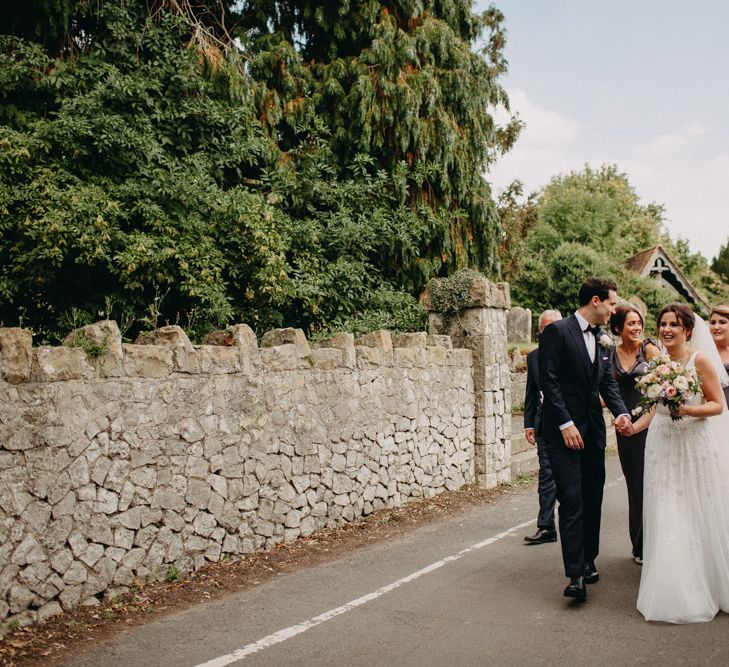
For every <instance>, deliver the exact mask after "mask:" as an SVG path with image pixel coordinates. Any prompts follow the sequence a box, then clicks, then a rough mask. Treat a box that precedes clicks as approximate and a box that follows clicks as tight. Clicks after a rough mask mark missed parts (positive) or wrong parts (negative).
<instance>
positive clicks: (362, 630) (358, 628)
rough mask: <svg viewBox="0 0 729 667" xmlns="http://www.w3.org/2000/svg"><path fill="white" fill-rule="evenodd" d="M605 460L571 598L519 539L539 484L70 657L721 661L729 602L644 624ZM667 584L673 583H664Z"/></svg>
mask: <svg viewBox="0 0 729 667" xmlns="http://www.w3.org/2000/svg"><path fill="white" fill-rule="evenodd" d="M626 504H627V500H626V492H625V487H624V483H623V481H622V477H621V473H620V468H619V465H618V462H617V458H615V457H610V458H609V459H608V486H607V488H606V493H605V503H604V508H603V530H602V547H601V554H600V557H599V559H598V561H597V564H598V567H599V570H600V577H601V578H600V581H599V582H598V583H597V584H594V585H592V586H590V587H589V599H588V601H587V603H585V604H583V605H576V604H575V603H571V602H569V601H568V600H567V599H566V598H563V597H562V589H563V587H564V585H565V584H566V579H565V578H564V577H563V574H562V568H561V558H560V554H559V546H558V545H557V544H547V545H539V546H526V545H525V544H524V543H523V540H522V538H523V536H524V535H525V534H527V533H529V532H533V530H534V524H533V523H530V524H529V525H522V524H525V523H526V522H532V521H533V519H534V516H535V514H536V491H535V487H534V486H533V485H532V486H531V487H528V488H525V489H523V490H521V491H520V492H518V493H516V494H514V495H510V496H505V497H503V498H501V499H500V500H499V501H497V502H496V503H494V504H491V505H486V506H484V507H481V508H478V509H477V510H475V511H473V512H471V513H469V514H467V515H465V516H463V517H461V518H458V519H451V520H448V521H446V522H443V523H438V524H432V525H428V526H424V527H422V528H420V529H418V530H416V531H413V532H411V533H409V534H407V535H405V536H403V537H401V538H399V539H397V540H393V541H392V542H389V543H387V544H379V545H376V546H373V547H370V548H365V549H361V550H357V551H355V552H353V553H352V554H351V556H350V557H348V558H345V559H341V560H337V561H335V562H332V563H329V564H327V565H322V566H319V567H316V568H312V569H305V570H299V571H298V572H294V573H291V574H285V575H281V576H279V577H277V578H275V579H273V580H269V581H268V582H266V583H264V584H262V585H260V586H258V587H255V588H253V589H251V590H248V591H244V592H242V593H238V594H234V595H231V596H230V597H227V598H224V599H223V600H218V601H215V602H214V603H209V604H206V605H200V606H196V607H195V608H192V609H188V610H185V611H182V612H179V613H175V614H170V615H168V616H166V617H164V618H161V619H159V620H157V621H154V622H151V623H149V624H148V625H146V626H144V627H140V628H132V629H129V630H128V631H126V632H125V633H124V634H121V635H119V636H117V637H115V638H113V639H111V640H108V641H104V642H100V643H99V644H98V645H97V646H96V647H95V649H94V650H92V651H86V652H85V653H84V654H82V655H79V656H77V657H76V658H75V659H73V660H69V659H68V658H66V659H65V660H64V662H65V664H66V665H73V666H76V667H81V666H83V667H91V666H94V667H106V666H110V665H115V666H118V665H124V666H127V665H134V666H136V665H140V666H142V665H144V666H146V665H155V666H168V665H169V666H173V665H174V666H175V667H179V666H190V667H197V666H200V665H206V667H223V665H227V664H239V665H266V666H269V667H270V666H275V665H291V664H298V665H332V666H334V665H336V666H342V665H368V666H371V665H398V666H399V665H404V666H406V665H413V666H414V665H418V666H423V665H499V666H502V665H551V664H559V665H563V666H568V665H591V666H593V665H610V667H617V666H620V665H723V666H724V665H729V615H727V614H719V616H718V617H717V618H716V619H714V620H713V621H712V622H710V623H703V624H697V625H684V626H673V625H667V624H657V623H646V622H645V621H644V620H643V618H642V616H641V615H640V614H639V613H638V612H637V611H636V609H635V599H636V594H637V590H638V582H639V578H640V566H638V565H636V564H635V563H633V562H632V560H631V559H630V558H629V556H630V544H629V540H628V535H627V511H626ZM667 583H668V582H667Z"/></svg>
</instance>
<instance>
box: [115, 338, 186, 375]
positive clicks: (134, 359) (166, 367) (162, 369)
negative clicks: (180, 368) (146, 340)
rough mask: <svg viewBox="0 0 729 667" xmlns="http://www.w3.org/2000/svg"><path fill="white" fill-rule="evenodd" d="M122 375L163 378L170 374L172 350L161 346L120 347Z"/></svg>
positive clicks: (124, 345)
mask: <svg viewBox="0 0 729 667" xmlns="http://www.w3.org/2000/svg"><path fill="white" fill-rule="evenodd" d="M122 350H123V351H124V373H125V374H126V375H128V376H130V377H140V378H163V377H167V376H168V375H169V374H170V373H172V371H173V369H174V364H173V360H172V350H170V349H169V348H167V347H163V346H161V345H130V344H127V343H124V344H123V345H122Z"/></svg>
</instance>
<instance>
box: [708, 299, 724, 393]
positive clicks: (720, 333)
mask: <svg viewBox="0 0 729 667" xmlns="http://www.w3.org/2000/svg"><path fill="white" fill-rule="evenodd" d="M709 327H711V335H712V336H713V337H714V343H715V344H716V349H717V350H719V356H720V357H721V361H722V363H723V364H724V368H726V370H727V372H729V305H727V304H722V305H721V306H716V307H715V308H714V309H713V310H712V311H711V315H710V317H709ZM724 396H725V397H726V402H727V405H729V387H724Z"/></svg>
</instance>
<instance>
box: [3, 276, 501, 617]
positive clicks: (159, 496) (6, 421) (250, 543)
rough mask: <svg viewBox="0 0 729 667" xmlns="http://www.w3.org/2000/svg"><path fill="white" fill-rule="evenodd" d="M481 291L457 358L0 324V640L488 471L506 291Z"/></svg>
mask: <svg viewBox="0 0 729 667" xmlns="http://www.w3.org/2000/svg"><path fill="white" fill-rule="evenodd" d="M488 289H492V288H491V287H489V288H488ZM486 300H487V301H488V303H489V304H491V303H494V304H495V305H493V306H488V307H484V308H479V309H473V310H472V311H471V312H470V313H469V314H468V319H469V322H471V321H473V327H474V329H473V335H472V336H471V338H469V339H468V340H467V341H466V343H467V344H465V345H464V344H462V343H463V340H461V342H460V343H459V345H457V346H456V347H455V348H452V346H451V341H450V339H449V338H448V337H447V336H444V335H438V336H433V337H432V338H427V337H426V335H425V334H422V333H421V334H407V335H402V336H397V337H395V338H393V337H391V336H390V334H389V333H388V332H372V333H370V334H368V335H367V336H364V337H362V338H360V339H357V340H355V339H354V338H353V337H352V336H351V334H345V333H342V334H336V335H335V336H333V337H332V338H331V339H329V340H328V341H323V342H322V343H320V344H319V345H312V344H310V343H309V342H308V341H307V340H306V338H305V336H304V335H303V333H302V332H301V331H300V330H297V329H281V330H277V331H274V332H269V333H267V334H265V335H264V336H263V338H262V339H261V345H260V347H259V346H258V343H257V340H256V336H255V335H254V333H253V331H251V329H250V328H249V327H247V326H246V325H243V324H241V325H236V326H234V327H230V328H229V329H226V330H225V331H220V332H215V333H214V334H210V335H209V336H207V337H206V339H205V341H204V342H205V344H203V345H196V346H193V345H192V344H191V343H190V341H189V340H188V339H187V336H186V335H185V333H184V331H182V329H180V328H179V327H174V326H171V327H163V328H162V329H159V330H157V331H155V332H152V333H151V334H147V335H145V336H142V337H140V339H139V340H138V341H137V343H135V344H126V343H123V342H122V340H121V336H120V334H119V329H118V327H117V326H116V324H115V323H113V322H108V321H107V322H101V323H97V324H96V325H90V326H88V327H85V328H84V329H83V330H82V332H81V333H82V334H83V335H79V332H76V335H75V336H71V337H69V339H68V340H67V341H66V342H67V344H66V345H64V346H61V347H36V348H33V347H32V340H31V336H30V333H29V332H27V331H25V330H22V329H0V631H1V630H2V629H7V628H8V627H9V623H10V622H11V621H17V622H18V623H20V624H27V623H32V622H36V621H42V620H44V619H45V618H48V617H49V616H52V615H54V614H56V613H59V612H61V611H62V610H64V609H70V608H72V607H74V606H76V605H79V604H82V605H89V604H97V603H98V601H99V599H100V598H102V597H104V596H113V595H116V594H117V593H119V592H120V591H123V590H125V588H126V587H129V586H131V585H132V584H133V583H134V581H135V579H137V578H146V577H149V578H153V579H159V578H164V576H165V573H166V571H167V569H168V568H169V567H170V566H173V565H174V566H175V567H176V568H178V569H179V570H181V571H183V572H189V571H192V570H194V569H196V568H199V567H200V566H202V565H203V564H204V563H206V562H210V561H218V560H220V559H221V558H222V557H223V556H224V555H225V556H231V557H234V556H235V555H238V554H243V553H247V552H251V551H254V550H259V549H265V548H269V547H271V546H273V545H275V544H277V543H278V542H280V541H282V540H293V539H296V538H297V537H298V536H300V535H309V534H311V533H312V532H314V531H316V530H318V529H321V528H324V527H330V526H337V525H340V524H342V523H344V522H347V521H352V520H354V519H356V518H357V517H361V516H363V515H367V514H369V513H371V512H374V511H376V510H378V509H381V508H386V507H395V506H398V505H401V504H402V503H405V502H407V501H408V500H410V499H413V498H420V497H429V496H433V495H435V494H437V493H439V492H441V491H443V490H445V489H455V488H458V487H460V486H462V485H463V484H466V483H470V482H473V481H474V480H475V479H476V475H477V474H478V476H479V479H484V478H485V480H486V481H488V482H495V481H496V480H498V479H503V470H502V468H503V466H502V464H501V462H502V461H503V459H504V456H505V451H504V444H503V443H504V438H505V437H508V434H506V433H505V426H504V424H503V423H502V418H501V415H503V414H504V412H505V411H508V406H509V401H510V399H509V396H508V389H507V388H506V387H505V385H503V383H502V379H504V381H506V380H507V379H508V369H507V370H506V371H503V370H502V366H503V365H504V364H505V362H504V360H503V359H502V353H501V348H502V347H504V349H505V341H506V330H505V314H504V313H505V311H504V308H505V307H507V306H508V292H505V291H504V290H503V289H502V288H499V287H498V286H494V287H493V294H492V293H491V292H489V294H488V298H487V299H486ZM492 331H495V332H496V333H492ZM476 332H480V333H476ZM441 334H442V332H441ZM89 341H90V343H89ZM84 344H88V345H94V346H97V347H96V348H95V349H96V352H95V353H94V354H93V355H90V354H89V349H90V348H89V349H85V348H84V347H83V345H84ZM70 345H81V346H78V347H71V346H70ZM98 346H101V347H98ZM485 359H487V360H488V363H486V364H484V360H485ZM502 376H503V377H502ZM492 386H495V387H498V388H496V389H493V388H492ZM489 447H491V448H492V450H493V452H492V453H487V451H486V450H487V449H488V448H489Z"/></svg>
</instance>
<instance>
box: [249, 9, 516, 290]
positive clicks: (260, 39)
mask: <svg viewBox="0 0 729 667" xmlns="http://www.w3.org/2000/svg"><path fill="white" fill-rule="evenodd" d="M472 5H473V3H472V2H471V1H470V0H440V1H438V0H403V1H397V0H396V1H392V0H388V1H380V0H360V1H357V0H344V1H342V2H315V1H311V0H301V1H293V2H292V1H278V0H248V1H247V2H245V3H244V6H243V11H242V14H243V16H244V23H243V25H244V26H245V28H246V29H247V30H248V33H247V34H248V35H249V36H251V37H252V39H251V42H250V47H251V50H252V52H253V53H254V54H255V58H254V60H253V63H252V66H251V71H252V73H253V76H254V77H256V78H258V79H259V81H261V82H262V83H265V89H264V91H263V94H262V95H261V96H260V98H259V114H260V116H261V118H262V119H264V120H266V121H267V122H268V124H269V125H270V126H271V128H272V129H274V130H275V131H277V132H278V133H279V135H280V136H281V137H282V138H283V140H284V144H283V145H284V147H285V145H286V144H285V142H286V139H287V138H291V139H292V138H293V137H295V136H296V134H297V128H298V127H300V125H301V123H302V119H303V118H304V117H306V116H307V114H312V115H316V116H317V117H318V118H320V119H321V121H322V122H323V123H324V125H325V126H326V127H327V128H328V130H329V132H330V133H331V142H332V148H333V150H334V153H335V155H336V157H337V160H338V167H339V169H340V170H341V172H342V173H343V174H346V173H347V172H348V171H349V170H351V167H352V165H354V164H356V160H357V156H362V155H364V156H368V158H370V159H371V161H372V162H371V164H372V168H373V169H382V170H385V171H387V172H390V173H393V174H396V176H397V178H396V180H397V182H399V183H400V184H401V186H402V193H401V194H402V197H403V199H404V200H405V201H407V203H408V204H409V205H410V206H411V207H413V208H415V209H420V210H421V211H422V215H423V216H425V217H428V218H429V219H430V224H429V232H428V233H427V234H425V235H424V236H423V238H422V239H421V243H420V247H419V248H418V249H417V251H416V253H415V255H416V258H413V261H412V262H406V265H405V267H403V263H402V262H401V258H400V257H396V256H392V257H388V258H383V259H385V260H386V261H387V262H389V263H390V265H391V266H390V269H391V273H393V274H395V276H396V277H397V278H399V279H400V280H402V279H403V278H404V276H402V275H399V276H398V275H397V274H398V273H401V272H402V270H403V268H404V269H405V270H406V271H409V272H410V276H411V278H412V283H411V285H410V287H411V288H417V285H418V284H421V285H422V281H423V279H424V278H427V277H429V274H432V273H433V272H436V273H443V272H446V271H449V270H452V269H454V268H457V267H462V266H466V265H469V266H476V267H478V268H481V269H483V270H486V271H494V270H496V269H497V262H498V260H497V257H498V254H497V247H498V242H499V238H500V230H499V222H498V215H497V212H496V208H495V205H494V201H493V198H492V195H491V191H490V188H489V185H488V183H487V181H486V179H485V173H486V171H487V169H488V167H489V165H490V164H492V162H493V161H494V159H495V158H496V157H497V156H498V154H499V153H500V152H503V151H506V150H508V149H509V147H510V146H511V145H512V143H513V142H514V140H515V139H516V136H517V135H518V131H519V127H520V124H519V122H518V121H516V120H512V121H511V122H510V123H508V124H507V125H505V126H502V127H499V126H498V125H497V124H496V122H495V121H494V117H493V115H492V114H493V111H494V110H495V109H496V108H497V107H500V106H501V107H506V108H508V97H507V95H506V92H505V91H504V89H503V87H502V86H501V84H500V82H499V77H500V76H501V75H502V74H503V73H504V72H505V69H506V62H505V60H504V58H503V46H504V30H503V28H502V21H503V16H502V14H501V13H500V12H499V11H498V10H497V9H495V8H493V7H492V8H490V9H489V10H488V11H486V12H485V13H484V14H482V15H477V14H474V12H473V7H472ZM480 40H483V41H480ZM479 44H480V48H478V49H477V48H476V47H477V46H478V45H479ZM423 260H425V261H423ZM406 282H407V281H406Z"/></svg>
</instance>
